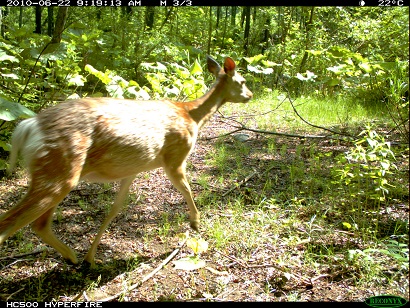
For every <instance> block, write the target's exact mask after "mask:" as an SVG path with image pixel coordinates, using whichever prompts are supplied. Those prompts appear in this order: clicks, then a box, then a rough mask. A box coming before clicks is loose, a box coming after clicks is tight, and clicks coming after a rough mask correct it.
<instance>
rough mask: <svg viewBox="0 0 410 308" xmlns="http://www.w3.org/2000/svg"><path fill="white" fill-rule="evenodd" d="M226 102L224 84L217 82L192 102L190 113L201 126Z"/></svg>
mask: <svg viewBox="0 0 410 308" xmlns="http://www.w3.org/2000/svg"><path fill="white" fill-rule="evenodd" d="M225 102H226V101H225V95H224V87H223V84H222V83H221V82H216V83H214V85H213V86H212V87H211V89H209V91H208V92H207V93H205V94H204V95H203V96H202V97H200V98H198V99H196V100H194V101H192V102H190V104H189V105H190V106H189V109H190V110H189V114H190V116H191V117H192V119H193V120H194V121H195V122H196V123H197V124H198V127H199V128H201V127H202V126H203V125H204V124H205V123H206V122H207V121H208V120H209V119H210V118H211V117H212V115H213V114H214V113H215V112H216V111H217V110H218V108H219V107H221V106H222V105H223V104H224V103H225Z"/></svg>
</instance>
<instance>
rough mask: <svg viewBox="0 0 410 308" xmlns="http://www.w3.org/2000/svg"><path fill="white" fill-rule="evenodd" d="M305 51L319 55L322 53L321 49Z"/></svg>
mask: <svg viewBox="0 0 410 308" xmlns="http://www.w3.org/2000/svg"><path fill="white" fill-rule="evenodd" d="M306 52H307V53H310V54H312V55H314V56H318V55H321V54H322V53H323V50H306Z"/></svg>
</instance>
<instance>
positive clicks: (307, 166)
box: [0, 92, 409, 301]
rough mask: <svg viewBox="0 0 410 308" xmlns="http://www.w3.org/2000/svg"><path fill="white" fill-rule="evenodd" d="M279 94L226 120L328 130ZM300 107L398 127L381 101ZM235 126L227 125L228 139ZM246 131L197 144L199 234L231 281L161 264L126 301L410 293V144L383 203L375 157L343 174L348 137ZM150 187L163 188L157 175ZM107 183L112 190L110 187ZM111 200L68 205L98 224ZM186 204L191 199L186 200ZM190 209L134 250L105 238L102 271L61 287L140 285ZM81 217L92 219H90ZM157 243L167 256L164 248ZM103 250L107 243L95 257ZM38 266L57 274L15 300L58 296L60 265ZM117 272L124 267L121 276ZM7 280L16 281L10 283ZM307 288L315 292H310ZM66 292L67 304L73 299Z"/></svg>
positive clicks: (130, 218)
mask: <svg viewBox="0 0 410 308" xmlns="http://www.w3.org/2000/svg"><path fill="white" fill-rule="evenodd" d="M283 99H284V96H283V95H280V94H279V93H275V92H274V93H271V94H270V95H266V96H265V97H263V98H261V99H254V100H253V101H252V102H251V103H249V104H246V105H229V104H227V105H226V106H224V107H223V109H222V113H223V115H224V117H221V118H222V119H223V120H224V121H225V122H229V121H232V119H234V120H236V121H240V122H242V123H244V124H246V125H247V126H249V127H252V128H256V129H260V130H269V131H278V132H295V133H297V134H300V135H303V134H322V133H323V132H321V131H319V130H318V129H314V128H312V127H309V126H307V125H306V124H305V123H303V122H302V121H301V120H300V119H299V118H298V117H297V116H296V115H295V114H294V112H293V109H292V106H291V105H290V104H289V102H287V101H283ZM294 105H295V106H296V108H297V110H298V112H299V113H300V114H301V115H302V116H303V117H304V118H305V119H306V120H308V121H309V122H311V123H315V124H318V125H321V126H325V127H336V128H338V129H340V130H341V129H343V130H345V131H348V132H351V133H357V132H359V131H361V130H362V129H364V128H365V125H366V124H367V123H375V125H374V127H373V128H374V129H375V130H377V131H378V132H379V134H380V135H383V131H386V130H388V129H389V128H390V127H389V125H391V123H389V119H387V118H385V116H384V114H381V113H380V112H381V111H380V110H379V109H378V108H374V109H369V108H368V107H367V108H364V107H361V106H360V105H359V104H356V103H355V102H353V101H346V100H344V99H343V97H338V98H335V99H333V100H319V99H315V98H300V99H297V100H295V102H294ZM271 110H274V112H270V111H271ZM230 123H233V124H235V123H236V122H230ZM228 131H229V130H226V131H224V130H222V131H220V134H224V133H227V132H228ZM241 133H246V134H248V135H249V139H248V140H247V141H238V140H236V139H235V138H233V137H232V136H225V137H223V138H219V139H217V140H213V141H200V143H202V144H199V145H198V146H199V147H201V146H203V145H205V144H206V145H209V143H210V142H212V143H213V144H212V147H209V148H208V150H207V152H206V153H205V154H204V157H203V159H202V160H201V165H203V167H202V168H200V169H201V170H199V171H197V170H196V168H197V167H198V165H199V162H195V164H194V163H192V162H190V163H189V164H188V169H189V170H188V173H189V174H190V177H191V178H192V181H191V182H193V184H192V187H193V190H194V192H195V201H196V203H197V206H198V208H199V209H200V211H201V215H202V216H201V217H202V227H203V229H204V230H206V232H201V234H195V236H197V237H202V238H203V239H205V240H206V241H207V242H208V244H209V249H208V251H207V252H206V253H204V254H203V255H202V256H201V258H204V259H206V261H207V263H208V264H210V265H212V266H214V267H215V268H218V270H220V271H227V272H229V274H230V276H223V275H221V276H217V277H215V276H209V274H208V272H207V271H206V270H205V269H199V270H196V271H192V272H187V273H184V274H181V273H180V274H178V276H177V278H174V279H175V280H173V279H172V277H173V272H172V268H170V267H168V268H167V269H164V271H165V272H166V273H167V274H166V275H163V276H160V278H158V279H154V280H153V282H152V283H151V284H149V285H147V287H146V289H141V290H140V291H139V294H140V295H133V296H134V297H133V296H132V295H127V296H126V297H122V298H120V299H121V300H135V299H137V300H138V299H141V298H142V299H143V300H158V301H160V300H166V301H178V300H187V301H189V300H203V301H218V300H249V301H252V300H253V301H255V300H270V301H276V300H278V301H305V300H332V299H333V300H352V299H353V300H360V301H363V300H365V299H366V298H367V297H370V296H372V295H378V294H387V293H388V294H393V295H397V296H402V297H405V298H407V299H408V296H409V295H408V294H409V286H408V279H407V278H408V271H409V266H408V262H409V255H408V244H409V239H408V234H409V221H408V191H409V184H408V175H409V174H408V173H409V166H408V157H409V156H408V147H395V148H392V150H393V151H394V153H395V156H396V160H394V159H392V158H390V161H391V163H394V164H396V165H397V170H396V169H392V170H391V172H392V173H391V174H386V175H385V176H384V175H383V178H384V179H386V181H387V182H388V183H389V184H391V185H392V186H389V187H388V190H389V193H388V194H385V195H383V196H384V198H381V199H380V198H379V199H375V197H374V196H382V195H380V192H377V191H375V189H374V187H373V186H374V185H372V183H373V182H371V181H370V182H366V181H369V180H371V179H373V178H372V176H375V177H377V176H379V177H382V176H381V175H377V173H375V174H370V175H366V172H367V171H366V170H371V167H372V166H373V165H374V164H375V163H376V162H377V161H376V162H372V163H368V164H367V167H368V169H365V170H364V171H363V170H361V171H360V170H358V171H352V172H353V173H352V174H353V177H352V179H353V180H354V181H353V182H351V183H350V184H348V185H346V183H345V179H344V178H341V177H340V176H337V174H338V173H337V172H335V170H338V169H341V168H343V167H346V166H352V168H353V167H354V165H353V163H352V162H346V161H343V159H342V157H344V155H345V153H346V152H349V151H352V150H353V149H355V145H354V143H352V142H351V141H347V140H331V139H324V140H322V139H303V138H302V139H298V138H286V137H281V136H275V135H264V134H255V133H252V132H247V131H243V132H241ZM364 165H366V164H364ZM352 170H355V169H352ZM355 172H356V173H355ZM360 174H361V176H360ZM363 174H364V176H363ZM355 176H356V177H355ZM139 179H140V180H141V183H145V182H146V181H149V180H150V175H148V174H142V175H140V176H139ZM369 183H370V185H369ZM153 184H154V185H156V184H157V183H156V182H151V185H153ZM146 185H147V184H146ZM161 185H162V184H161ZM158 186H160V185H158ZM110 187H111V186H104V190H107V189H109V188H110ZM100 188H101V186H100ZM101 190H102V188H101ZM149 193H150V191H149V189H148V190H145V191H142V192H141V194H132V195H131V196H130V198H129V202H128V203H129V204H130V205H129V210H127V213H124V214H122V217H120V218H119V219H118V220H117V221H118V224H119V225H120V229H121V230H123V229H124V228H126V227H127V230H128V232H129V234H132V230H133V229H134V228H135V227H134V225H132V224H136V221H140V220H142V218H143V217H145V219H147V218H146V217H147V216H149V215H151V214H152V213H151V212H147V213H145V214H141V213H140V212H138V211H137V214H132V213H134V212H133V210H134V208H135V207H138V206H139V205H140V204H147V205H148V207H149V204H150V203H152V200H153V198H154V197H153V196H154V195H155V194H156V196H158V193H157V192H155V194H154V195H150V194H149ZM70 198H71V199H70ZM70 200H74V201H70ZM96 200H98V201H96ZM112 200H113V196H112V194H101V195H100V194H98V195H90V196H87V197H79V198H78V197H77V196H72V197H69V198H68V200H66V202H67V203H68V204H71V203H76V204H77V205H78V207H79V209H81V210H84V211H85V210H86V211H87V215H86V216H87V217H91V218H92V220H93V221H91V223H92V224H93V225H94V224H95V221H94V220H97V217H99V216H101V215H103V214H104V213H105V212H106V211H107V210H108V208H109V205H110V204H111V202H112ZM181 200H182V199H181ZM167 202H169V203H171V204H170V206H173V207H175V202H172V201H168V200H165V201H164V202H163V203H167ZM176 203H177V204H176V205H177V206H179V205H180V204H179V202H176ZM180 203H181V204H182V205H181V206H185V203H184V201H181V202H180ZM141 210H142V208H141V209H140V211H141ZM128 211H129V212H128ZM182 212H183V211H180V210H175V211H174V210H170V211H163V210H162V208H161V210H159V211H156V212H155V213H156V214H157V215H156V216H155V219H156V220H155V222H151V221H150V220H149V219H147V221H144V223H143V224H142V223H140V224H138V227H139V228H140V230H139V231H138V233H137V235H138V237H135V238H131V239H130V243H139V244H138V245H140V246H137V247H136V248H133V249H130V250H129V251H120V252H118V253H117V255H115V245H112V246H107V245H105V247H106V248H105V249H109V250H113V251H110V254H109V255H110V257H108V258H109V259H107V260H106V261H105V262H102V263H99V266H100V268H99V270H98V271H96V272H91V273H82V272H80V271H76V270H72V269H68V270H67V271H64V270H63V274H60V276H59V277H60V278H59V279H60V280H61V279H63V280H64V281H65V284H62V285H61V286H60V288H61V292H59V293H58V294H63V293H62V292H66V294H68V295H70V296H73V295H74V294H77V293H78V289H76V290H73V291H71V293H70V291H67V285H70V286H72V287H73V288H74V286H75V285H77V284H81V287H80V289H83V290H87V292H91V291H98V290H100V289H103V287H104V288H105V287H106V286H107V285H110V284H114V282H115V281H117V280H118V281H120V282H119V284H120V285H123V286H124V285H128V286H129V285H132V284H133V283H135V279H138V278H136V277H135V276H134V274H135V273H134V272H135V271H138V270H139V266H142V264H144V263H145V262H148V261H149V260H151V259H153V258H155V257H158V255H159V256H162V254H166V252H167V251H169V250H171V249H172V241H173V239H174V238H175V236H176V234H177V233H180V232H182V231H183V230H184V228H185V227H186V225H187V219H186V218H187V217H186V215H184V214H183V213H182ZM95 214H97V215H95ZM65 215H66V214H65V211H63V210H61V211H60V210H59V211H58V212H57V215H56V218H57V219H56V220H57V222H56V224H57V225H60V224H63V223H64V221H66V220H67V219H66V218H65ZM153 216H154V215H153ZM84 224H85V225H86V226H88V222H86V223H84ZM90 225H91V224H90ZM114 225H115V222H114ZM60 228H61V227H60ZM116 230H117V229H116V228H115V227H114V226H113V227H111V228H109V230H107V232H108V233H109V235H107V237H115V236H117V237H118V238H119V235H118V234H115V233H114V232H116ZM23 232H24V231H20V232H19V233H18V234H17V235H16V236H15V237H13V241H14V242H15V243H19V244H18V245H20V246H19V248H18V249H19V252H20V253H22V252H26V251H30V250H32V249H33V245H35V244H33V243H31V242H30V241H24V238H25V235H24V233H23ZM119 232H122V231H119ZM124 233H125V235H126V236H127V233H126V232H125V231H124ZM121 235H123V234H122V233H121ZM80 238H81V237H80ZM21 245H25V247H24V246H21ZM135 245H137V244H135ZM10 246H12V245H11V244H10ZM77 246H80V244H77ZM141 247H142V248H141ZM159 247H161V249H162V250H165V251H163V252H162V253H160V252H159V250H157V249H158V248H159ZM102 251H103V248H101V249H100V250H99V253H97V255H98V254H100V255H101V254H102ZM147 251H148V252H147ZM144 252H145V254H146V255H147V254H148V255H149V256H150V257H147V258H148V259H144V258H143V257H141V255H142V254H143V253H144ZM113 255H115V256H113ZM110 258H112V259H110ZM159 258H160V259H163V257H159ZM36 262H40V263H42V264H43V266H48V267H50V268H51V272H46V273H45V274H38V273H37V274H33V278H27V280H29V281H30V283H31V289H30V291H27V292H26V294H25V296H26V297H21V298H20V297H18V296H17V297H14V298H13V300H14V299H15V300H17V299H32V300H33V299H36V300H44V298H46V299H50V297H53V298H55V299H58V298H56V294H57V293H56V292H57V291H53V292H50V291H49V289H51V288H52V287H51V286H49V285H47V283H49V284H50V279H49V278H50V277H51V278H53V277H54V276H58V274H59V273H58V272H53V270H52V269H53V268H54V267H56V266H57V265H56V264H58V262H56V261H55V259H51V260H50V259H47V258H46V257H45V256H43V257H40V259H39V260H37V261H36ZM18 270H20V271H21V270H22V269H21V268H18ZM13 273H14V272H11V273H10V275H13ZM108 273H110V274H108ZM114 273H115V274H114ZM118 273H123V274H121V275H120V276H117V275H118ZM113 276H114V278H112V277H113ZM174 276H175V275H174ZM231 276H232V277H236V278H230V277H231ZM4 277H6V276H4ZM7 277H9V276H7ZM61 277H62V278H61ZM110 277H111V278H110ZM0 279H1V278H0ZM4 279H6V280H7V281H10V279H11V278H4ZM11 280H12V279H11ZM4 281H5V280H4ZM0 282H1V281H0ZM339 286H340V287H339ZM17 287H18V286H16V288H17ZM18 288H20V287H18ZM309 288H314V289H315V292H313V293H312V294H311V295H309V296H308V290H309ZM237 289H240V290H241V291H242V293H241V295H239V293H238V292H237V293H238V294H237V295H234V294H235V293H234V292H233V290H237ZM347 289H349V290H351V291H346V290H347ZM329 290H334V291H332V292H335V293H331V292H330V291H329ZM0 293H1V292H0ZM5 293H6V292H5ZM10 293H11V291H10ZM50 293H51V295H50ZM97 293H98V292H97ZM245 294H246V295H245ZM70 296H68V299H72V298H71V297H70ZM140 296H142V297H140ZM144 296H145V297H144Z"/></svg>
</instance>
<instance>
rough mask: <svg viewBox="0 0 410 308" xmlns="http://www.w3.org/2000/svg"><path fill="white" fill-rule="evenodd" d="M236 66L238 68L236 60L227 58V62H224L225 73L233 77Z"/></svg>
mask: <svg viewBox="0 0 410 308" xmlns="http://www.w3.org/2000/svg"><path fill="white" fill-rule="evenodd" d="M235 68H236V64H235V61H234V60H232V59H231V58H229V57H228V58H226V59H225V63H224V71H225V73H226V74H227V75H228V76H230V77H232V76H233V75H234V74H235Z"/></svg>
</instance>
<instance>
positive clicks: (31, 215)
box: [0, 148, 85, 264]
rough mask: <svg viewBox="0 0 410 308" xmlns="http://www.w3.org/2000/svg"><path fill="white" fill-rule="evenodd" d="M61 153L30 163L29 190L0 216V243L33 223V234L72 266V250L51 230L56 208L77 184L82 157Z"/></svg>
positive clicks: (73, 257)
mask: <svg viewBox="0 0 410 308" xmlns="http://www.w3.org/2000/svg"><path fill="white" fill-rule="evenodd" d="M61 152H62V150H61V149H60V148H56V149H54V150H53V151H52V150H50V151H49V153H47V154H48V155H42V156H38V157H37V158H35V160H34V161H33V162H32V163H31V164H30V167H29V169H30V173H31V183H30V187H29V189H28V191H27V193H26V194H25V196H24V197H23V199H21V200H20V202H19V203H17V205H16V206H14V207H13V208H11V209H10V210H9V211H8V212H6V213H4V214H3V215H2V216H0V243H2V242H4V241H5V240H6V239H7V238H8V237H9V236H11V235H12V234H14V233H15V232H16V231H18V230H19V229H21V228H23V227H25V226H26V225H28V224H30V223H32V222H33V225H32V227H33V230H34V232H35V233H36V234H37V235H38V236H39V237H40V238H41V239H42V240H43V241H44V242H45V243H47V244H49V245H50V246H52V247H53V248H54V249H56V250H57V251H58V252H59V253H60V254H61V255H62V256H63V257H64V258H65V259H67V260H69V261H70V262H72V263H74V264H76V263H77V257H76V256H75V253H74V251H73V250H72V249H71V248H69V247H68V246H67V245H65V244H64V243H62V242H61V241H60V240H59V239H57V237H56V236H55V234H54V233H53V231H52V230H51V224H52V217H53V213H54V211H55V209H56V207H57V205H58V204H59V203H60V202H61V201H62V200H63V199H64V197H65V196H67V194H68V193H69V192H70V191H71V190H72V189H73V188H74V187H75V186H76V185H77V183H78V181H79V179H80V175H81V170H82V166H83V162H84V159H85V158H84V156H85V155H77V156H75V157H74V156H71V157H69V158H67V157H64V155H61Z"/></svg>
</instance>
